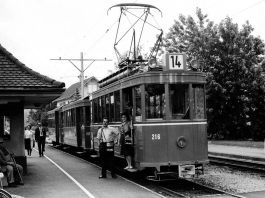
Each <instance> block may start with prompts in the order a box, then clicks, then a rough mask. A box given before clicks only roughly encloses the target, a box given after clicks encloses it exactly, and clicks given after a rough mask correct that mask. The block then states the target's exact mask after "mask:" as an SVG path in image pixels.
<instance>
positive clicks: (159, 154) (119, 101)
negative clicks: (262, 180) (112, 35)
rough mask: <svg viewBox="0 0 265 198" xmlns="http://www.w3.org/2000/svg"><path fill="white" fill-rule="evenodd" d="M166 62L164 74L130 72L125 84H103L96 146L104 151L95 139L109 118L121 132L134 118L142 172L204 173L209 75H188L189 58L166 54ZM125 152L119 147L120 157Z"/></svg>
mask: <svg viewBox="0 0 265 198" xmlns="http://www.w3.org/2000/svg"><path fill="white" fill-rule="evenodd" d="M175 60H180V61H177V62H174V61H175ZM164 62H165V65H160V70H156V71H155V70H152V69H151V70H149V71H146V72H138V73H135V72H136V71H134V70H131V69H127V70H130V71H127V70H126V71H127V72H124V73H126V74H124V75H126V77H124V78H121V79H119V78H120V77H119V78H118V79H116V80H115V79H113V78H116V77H117V76H120V73H119V72H117V73H116V75H112V76H110V77H108V78H105V79H103V80H102V81H100V82H101V85H100V86H101V88H100V90H98V91H96V92H94V93H93V94H92V98H93V99H92V100H91V108H92V122H91V133H92V135H91V137H94V139H93V145H91V146H92V148H93V149H95V150H98V145H97V140H96V139H95V137H96V133H97V130H98V127H99V126H100V125H101V122H102V118H103V117H108V118H109V119H110V120H109V121H110V126H113V127H117V126H118V125H119V124H120V113H121V112H129V113H130V115H131V119H132V122H133V129H134V130H133V131H134V132H133V134H132V135H133V136H132V137H133V148H134V162H135V164H134V165H135V167H136V169H137V170H141V169H144V168H147V167H153V168H155V170H156V171H157V174H160V173H161V174H162V173H164V172H176V173H177V174H178V176H179V177H187V176H188V175H195V174H198V173H199V172H201V171H202V170H203V165H204V164H205V163H207V161H208V157H207V155H208V149H207V148H208V147H207V132H206V128H207V122H206V113H205V83H206V80H205V74H204V73H201V72H194V71H187V69H186V64H185V55H184V54H166V55H165V60H164ZM176 64H177V65H176ZM136 70H137V69H136ZM130 73H133V74H132V75H130ZM111 81H112V83H110V84H108V83H107V82H111ZM119 151H120V148H119V146H117V145H116V146H115V155H116V156H119Z"/></svg>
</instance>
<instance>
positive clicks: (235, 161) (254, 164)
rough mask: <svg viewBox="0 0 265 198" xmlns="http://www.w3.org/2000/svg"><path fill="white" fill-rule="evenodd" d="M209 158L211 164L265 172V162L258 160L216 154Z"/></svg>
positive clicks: (210, 155)
mask: <svg viewBox="0 0 265 198" xmlns="http://www.w3.org/2000/svg"><path fill="white" fill-rule="evenodd" d="M208 158H209V160H210V163H211V164H218V165H227V166H233V167H239V168H244V169H249V170H255V171H265V161H258V160H257V159H250V158H246V159H242V158H238V157H231V156H228V155H222V156H221V155H215V154H209V155H208Z"/></svg>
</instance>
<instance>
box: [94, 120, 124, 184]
mask: <svg viewBox="0 0 265 198" xmlns="http://www.w3.org/2000/svg"><path fill="white" fill-rule="evenodd" d="M108 124H109V122H108V118H106V117H105V118H103V125H102V127H101V128H99V130H98V133H97V139H98V143H99V155H100V160H101V166H102V167H101V175H100V176H99V179H101V178H106V177H107V174H106V171H107V168H109V169H110V171H111V176H112V178H116V174H115V168H114V143H115V142H116V140H117V139H118V136H119V132H118V130H116V129H114V128H113V127H109V126H108Z"/></svg>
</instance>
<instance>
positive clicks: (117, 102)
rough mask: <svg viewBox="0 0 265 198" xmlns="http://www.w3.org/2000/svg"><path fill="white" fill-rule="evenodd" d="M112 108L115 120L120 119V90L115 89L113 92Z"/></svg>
mask: <svg viewBox="0 0 265 198" xmlns="http://www.w3.org/2000/svg"><path fill="white" fill-rule="evenodd" d="M114 100H115V103H114V108H115V113H114V114H115V116H114V117H115V120H114V121H115V122H119V121H120V92H119V91H115V92H114Z"/></svg>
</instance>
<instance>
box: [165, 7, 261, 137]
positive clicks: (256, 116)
mask: <svg viewBox="0 0 265 198" xmlns="http://www.w3.org/2000/svg"><path fill="white" fill-rule="evenodd" d="M196 16H197V21H195V20H194V19H193V18H192V17H191V16H188V17H185V16H183V15H180V17H179V21H175V24H174V25H173V26H172V27H171V28H170V30H169V33H168V34H167V35H166V37H165V39H164V41H165V42H164V43H165V45H164V46H165V47H166V49H167V51H169V52H185V53H186V54H187V61H188V62H191V60H197V61H198V62H199V63H200V68H199V70H201V71H204V72H206V74H207V85H206V88H207V117H208V133H209V135H210V136H215V137H216V136H217V137H223V138H226V139H229V138H230V139H236V138H259V139H260V138H261V137H263V136H264V134H265V131H264V130H265V125H264V122H263V120H264V118H265V101H264V98H265V82H264V75H263V74H264V69H265V67H264V65H265V64H264V46H265V45H264V43H263V41H262V40H261V39H260V38H259V37H254V36H253V35H252V34H251V33H252V31H253V28H252V26H251V25H250V24H249V23H248V22H246V23H245V24H244V25H243V26H242V29H239V27H238V25H237V24H236V23H233V22H232V19H231V18H229V17H227V18H225V19H224V20H222V21H221V22H220V23H219V24H218V25H216V24H214V23H213V22H212V21H210V20H209V19H208V18H207V15H204V14H202V11H201V9H197V12H196Z"/></svg>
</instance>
